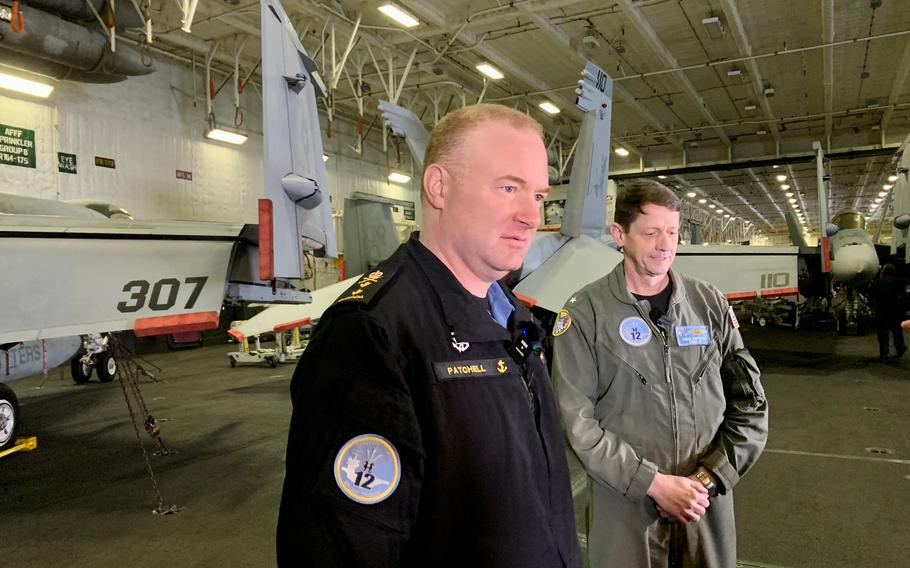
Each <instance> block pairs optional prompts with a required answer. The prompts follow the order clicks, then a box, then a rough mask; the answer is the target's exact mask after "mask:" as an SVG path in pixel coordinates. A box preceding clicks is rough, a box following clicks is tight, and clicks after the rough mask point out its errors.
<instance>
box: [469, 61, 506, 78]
mask: <svg viewBox="0 0 910 568" xmlns="http://www.w3.org/2000/svg"><path fill="white" fill-rule="evenodd" d="M474 69H477V70H478V71H480V72H481V73H483V74H484V75H486V76H487V77H489V78H490V79H493V80H494V81H498V80H499V79H502V78H503V77H505V75H503V74H502V71H500V70H499V69H497V68H495V67H493V66H492V65H490V64H489V63H478V64H477V65H476V66H475V67H474Z"/></svg>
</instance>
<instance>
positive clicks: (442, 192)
mask: <svg viewBox="0 0 910 568" xmlns="http://www.w3.org/2000/svg"><path fill="white" fill-rule="evenodd" d="M450 179H451V177H450V176H449V172H447V171H446V169H445V168H444V167H443V166H442V165H440V164H430V165H429V166H427V168H426V169H425V170H424V172H423V195H424V197H425V198H426V200H427V203H429V204H430V207H432V208H433V209H442V208H443V207H444V206H445V198H446V193H447V192H446V188H447V186H448V185H449V180H450Z"/></svg>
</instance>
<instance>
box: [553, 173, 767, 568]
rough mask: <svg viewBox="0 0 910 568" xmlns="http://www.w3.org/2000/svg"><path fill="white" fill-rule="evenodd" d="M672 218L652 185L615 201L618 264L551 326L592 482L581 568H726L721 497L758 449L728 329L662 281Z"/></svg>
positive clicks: (568, 413) (717, 315)
mask: <svg viewBox="0 0 910 568" xmlns="http://www.w3.org/2000/svg"><path fill="white" fill-rule="evenodd" d="M679 209H680V200H679V198H678V197H677V196H676V195H675V194H674V193H673V192H672V191H671V190H670V189H668V188H666V187H665V186H663V185H661V184H660V183H657V182H655V181H650V180H644V181H639V182H635V183H633V184H631V185H630V186H629V187H627V188H625V189H624V191H622V192H620V195H619V198H618V199H617V204H616V213H615V222H614V223H613V224H612V226H611V232H612V235H613V239H614V240H615V241H616V243H617V244H618V245H619V246H620V247H622V252H623V254H624V260H623V262H621V263H620V264H619V265H618V266H617V267H616V268H615V269H614V270H613V271H612V272H611V273H610V274H608V275H607V276H605V277H603V278H602V279H600V280H598V281H596V282H594V283H592V284H590V285H588V286H586V287H585V288H583V289H582V290H580V291H578V292H577V293H575V294H574V295H573V296H571V297H570V299H569V300H568V302H567V304H566V306H565V309H563V310H561V311H560V313H559V315H558V317H557V319H556V323H555V325H554V330H553V335H554V336H555V339H554V342H555V348H554V351H555V355H554V365H553V374H554V377H555V380H556V387H557V394H558V398H559V406H560V411H561V413H562V416H563V420H564V422H565V428H566V431H567V435H568V439H569V442H570V444H571V446H572V448H573V449H574V451H575V453H576V454H577V455H578V457H579V459H580V460H581V462H582V464H583V465H584V467H585V469H586V471H587V473H588V476H589V477H590V479H591V481H592V483H591V485H592V491H593V495H592V511H591V512H592V519H591V524H590V527H589V530H588V553H589V559H590V565H591V567H592V568H599V567H604V566H611V567H612V566H623V567H628V568H634V567H638V566H642V567H669V566H682V567H690V566H691V567H696V566H697V567H718V568H730V567H732V566H735V565H736V526H735V522H734V518H733V488H734V487H735V486H736V484H737V482H739V480H740V478H741V477H742V476H743V475H744V474H745V473H746V472H747V471H748V470H749V468H750V467H751V466H752V465H753V464H754V463H755V461H756V459H757V458H758V456H759V455H760V454H761V451H762V449H763V448H764V445H765V441H766V439H767V433H768V404H767V401H766V400H765V395H764V390H763V389H762V386H761V383H760V381H759V376H760V373H759V370H758V367H757V366H756V364H755V361H754V359H753V358H752V356H751V355H750V354H749V352H748V351H747V350H746V349H745V348H744V347H743V340H742V337H741V336H740V333H739V330H738V328H739V323H738V322H737V320H736V316H735V315H734V313H733V311H732V309H731V308H730V306H729V304H728V303H727V301H726V299H725V298H724V296H723V294H722V293H721V292H720V291H718V290H717V289H716V288H714V287H713V286H711V285H710V284H707V283H705V282H703V281H701V280H697V279H695V278H691V277H689V276H687V275H684V274H680V273H678V272H676V271H674V270H671V265H672V263H673V259H674V258H675V256H676V248H677V242H678V238H679V237H678V232H679V225H680V214H679Z"/></svg>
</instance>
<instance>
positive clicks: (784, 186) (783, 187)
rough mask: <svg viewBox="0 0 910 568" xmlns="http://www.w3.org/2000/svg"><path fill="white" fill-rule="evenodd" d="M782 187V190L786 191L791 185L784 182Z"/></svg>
mask: <svg viewBox="0 0 910 568" xmlns="http://www.w3.org/2000/svg"><path fill="white" fill-rule="evenodd" d="M780 188H781V189H782V190H784V191H787V190H788V189H790V186H789V185H787V184H782V185H781V186H780Z"/></svg>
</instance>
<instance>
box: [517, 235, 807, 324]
mask: <svg viewBox="0 0 910 568" xmlns="http://www.w3.org/2000/svg"><path fill="white" fill-rule="evenodd" d="M798 253H799V249H798V247H729V246H700V245H682V246H680V247H679V252H678V253H677V255H676V260H675V261H674V263H673V268H674V270H676V271H679V272H681V273H683V274H688V275H690V276H693V277H695V278H698V279H700V280H705V281H706V282H710V283H711V284H713V285H715V286H716V287H717V288H718V289H719V290H720V291H721V292H723V293H724V294H725V295H726V296H727V298H728V299H730V300H745V299H752V298H757V297H778V296H795V295H796V294H797V293H798V289H797V265H798V258H799V254H798ZM622 258H623V255H622V253H620V252H618V251H616V250H614V249H613V248H612V247H610V246H609V245H607V244H606V243H604V242H602V241H599V240H597V239H593V238H591V237H589V236H586V235H582V236H581V237H578V238H576V239H571V240H569V241H568V242H567V243H566V244H565V245H563V246H562V247H561V248H560V249H559V250H558V251H556V252H555V253H554V254H553V255H552V256H550V258H549V259H547V261H546V262H544V263H543V264H542V265H541V266H540V267H539V268H538V269H537V270H535V271H534V272H532V273H531V274H530V275H529V276H527V277H526V278H524V279H523V280H522V281H521V282H519V283H518V285H517V286H516V287H515V291H516V292H518V293H519V294H522V295H523V296H528V297H530V298H533V299H534V300H536V301H537V304H536V305H538V306H540V307H542V308H544V309H547V310H550V311H551V312H559V310H560V309H562V307H563V306H564V305H565V303H566V301H567V300H569V298H571V296H572V294H573V293H575V292H577V291H578V290H580V289H581V288H583V287H585V286H587V285H588V284H590V283H591V282H594V281H595V280H597V279H599V278H602V277H603V276H606V275H607V274H608V273H609V272H610V271H612V270H613V268H614V267H615V266H616V265H617V264H619V263H620V262H621V261H622Z"/></svg>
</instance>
